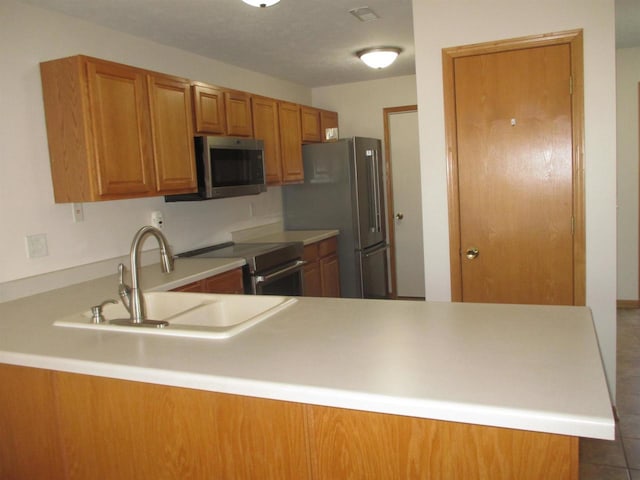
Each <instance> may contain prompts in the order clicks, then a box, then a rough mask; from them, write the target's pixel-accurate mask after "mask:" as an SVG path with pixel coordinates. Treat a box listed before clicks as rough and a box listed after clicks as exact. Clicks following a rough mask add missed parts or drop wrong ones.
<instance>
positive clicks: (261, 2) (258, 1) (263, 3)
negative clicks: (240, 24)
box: [242, 0, 280, 8]
mask: <svg viewBox="0 0 640 480" xmlns="http://www.w3.org/2000/svg"><path fill="white" fill-rule="evenodd" d="M242 1H243V2H244V3H246V4H247V5H251V6H252V7H260V8H266V7H270V6H272V5H275V4H276V3H278V2H279V1H280V0H242Z"/></svg>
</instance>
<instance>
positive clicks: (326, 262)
mask: <svg viewBox="0 0 640 480" xmlns="http://www.w3.org/2000/svg"><path fill="white" fill-rule="evenodd" d="M320 277H321V278H322V296H323V297H340V266H339V263H338V256H337V255H335V254H333V255H329V256H328V257H324V258H321V259H320Z"/></svg>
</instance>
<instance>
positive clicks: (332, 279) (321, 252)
mask: <svg viewBox="0 0 640 480" xmlns="http://www.w3.org/2000/svg"><path fill="white" fill-rule="evenodd" d="M304 260H305V261H306V262H307V264H306V265H305V267H304V295H305V297H340V264H339V261H338V239H337V238H336V237H331V238H328V239H326V240H322V241H320V242H316V243H311V244H309V245H305V247H304Z"/></svg>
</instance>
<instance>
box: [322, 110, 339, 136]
mask: <svg viewBox="0 0 640 480" xmlns="http://www.w3.org/2000/svg"><path fill="white" fill-rule="evenodd" d="M329 128H336V129H337V128H338V112H330V111H329V110H321V111H320V135H321V136H322V141H323V142H337V141H338V138H339V136H338V135H336V136H335V137H333V138H327V129H329Z"/></svg>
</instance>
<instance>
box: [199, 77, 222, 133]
mask: <svg viewBox="0 0 640 480" xmlns="http://www.w3.org/2000/svg"><path fill="white" fill-rule="evenodd" d="M191 89H192V91H193V115H194V118H195V127H196V133H198V134H210V135H224V134H225V129H226V125H227V120H226V116H225V108H224V92H223V90H222V89H221V88H218V87H214V86H212V85H205V84H204V83H194V84H193V85H192V86H191Z"/></svg>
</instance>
